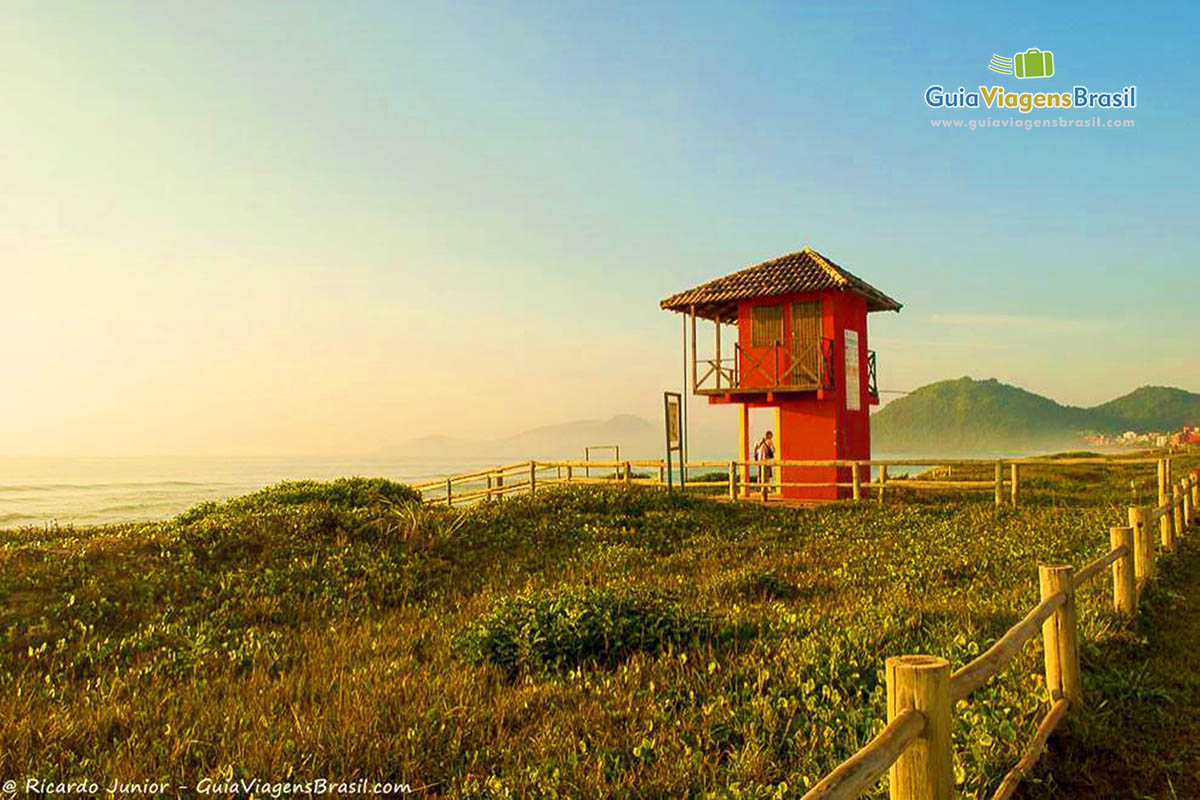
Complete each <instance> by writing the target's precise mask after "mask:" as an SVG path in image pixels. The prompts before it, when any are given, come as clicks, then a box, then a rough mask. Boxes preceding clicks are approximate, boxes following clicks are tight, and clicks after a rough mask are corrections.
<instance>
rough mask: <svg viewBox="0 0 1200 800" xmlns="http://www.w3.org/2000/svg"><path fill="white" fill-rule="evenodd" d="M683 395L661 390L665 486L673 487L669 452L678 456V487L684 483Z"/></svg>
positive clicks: (681, 486) (673, 481) (673, 480)
mask: <svg viewBox="0 0 1200 800" xmlns="http://www.w3.org/2000/svg"><path fill="white" fill-rule="evenodd" d="M682 409H683V395H681V394H680V393H679V392H663V415H664V425H665V427H666V433H667V488H668V489H674V488H675V477H674V472H673V469H672V466H671V454H672V453H677V454H678V457H679V488H680V489H682V488H683V487H684V484H685V483H686V480H687V478H686V476H685V474H684V472H685V470H684V469H683V414H682Z"/></svg>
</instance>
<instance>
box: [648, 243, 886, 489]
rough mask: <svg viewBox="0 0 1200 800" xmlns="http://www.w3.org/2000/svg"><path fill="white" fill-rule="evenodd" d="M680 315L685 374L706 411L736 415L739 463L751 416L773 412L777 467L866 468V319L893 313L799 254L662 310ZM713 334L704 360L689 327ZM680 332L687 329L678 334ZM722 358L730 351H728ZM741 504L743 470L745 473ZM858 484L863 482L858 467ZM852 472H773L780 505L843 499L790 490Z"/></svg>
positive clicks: (868, 291) (816, 258) (858, 282)
mask: <svg viewBox="0 0 1200 800" xmlns="http://www.w3.org/2000/svg"><path fill="white" fill-rule="evenodd" d="M660 305H661V307H662V308H664V309H667V310H668V311H678V312H681V313H683V314H685V315H686V318H685V324H690V330H691V337H690V338H691V353H690V358H689V353H688V348H687V334H686V332H685V338H684V365H685V370H687V369H688V368H689V362H690V375H691V384H692V393H693V394H697V395H701V396H704V397H707V398H708V402H709V403H710V404H714V405H718V404H736V405H738V406H739V420H740V426H739V427H740V435H739V439H738V442H739V447H738V449H739V457H740V460H741V461H748V460H750V457H751V455H752V454H751V452H750V409H751V408H774V409H775V415H776V422H775V426H774V428H773V430H774V432H775V437H776V455H775V457H776V458H777V459H780V460H784V461H789V460H792V461H816V460H823V461H824V460H827V461H833V460H854V461H866V460H869V459H870V458H871V422H870V407H871V406H873V405H878V404H879V390H878V388H877V387H876V382H875V353H874V351H872V350H869V349H867V314H868V313H869V312H871V311H899V310H900V304H899V303H897V302H896V301H895V300H893V299H892V298H890V297H888V296H887V295H886V294H884V293H883V292H881V291H879V290H878V289H876V288H875V287H873V286H871V285H870V284H868V283H867V282H866V281H864V280H862V279H861V278H858V277H856V276H854V275H852V274H851V273H850V272H848V271H846V270H845V269H843V268H842V267H840V266H838V265H837V264H835V263H834V262H832V261H830V260H829V259H828V258H826V257H825V256H823V255H821V254H820V253H818V252H817V251H816V250H813V249H812V248H810V247H806V248H804V249H803V250H801V251H800V252H798V253H789V254H788V255H785V256H780V257H779V258H773V259H771V260H770V261H764V262H762V263H761V264H756V265H755V266H753V267H748V268H746V269H743V270H739V271H738V272H734V273H733V274H731V275H726V276H725V277H723V278H717V279H716V280H713V281H709V282H708V283H705V284H702V285H700V286H697V287H695V288H693V289H688V290H687V291H685V292H680V293H679V294H676V295H672V296H671V297H668V298H667V299H666V300H663V301H662V302H661V303H660ZM697 318H700V319H706V320H710V321H711V322H712V323H713V327H714V329H715V331H716V335H715V350H714V352H713V357H712V358H703V359H702V358H699V357H698V355H697V352H696V320H697ZM722 325H736V326H737V341H736V342H734V344H733V352H732V354H728V355H723V354H722V347H721V339H722V336H721V326H722ZM685 330H686V329H685ZM726 353H728V351H726ZM742 469H743V473H742V480H741V484H742V487H743V490H742V491H743V495H746V494H747V493H748V492H747V489H746V486H747V483H748V482H749V478H750V469H749V468H748V467H743V468H742ZM862 469H863V472H862V473H861V474H860V476H859V477H860V479H862V480H864V481H867V480H869V479H870V475H869V472H870V470H869V469H868V468H866V467H863V468H862ZM850 480H851V470H850V468H841V469H839V468H834V467H784V468H781V469H779V470H776V475H775V481H776V482H777V483H780V484H782V486H781V487H780V488H779V493H780V495H781V496H783V497H785V498H794V499H807V500H829V499H837V498H839V497H845V496H848V494H849V490H848V489H841V490H839V489H837V488H834V487H796V486H787V484H788V483H798V482H804V483H839V482H840V483H846V482H849V481H850Z"/></svg>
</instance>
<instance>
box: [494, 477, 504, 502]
mask: <svg viewBox="0 0 1200 800" xmlns="http://www.w3.org/2000/svg"><path fill="white" fill-rule="evenodd" d="M496 489H497V490H500V491H498V493H497V495H496V496H497V498H499V499H500V500H503V499H504V492H503V491H502V490H503V489H504V473H503V472H501V473H500V474H499V475H497V476H496Z"/></svg>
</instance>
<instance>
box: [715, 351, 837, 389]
mask: <svg viewBox="0 0 1200 800" xmlns="http://www.w3.org/2000/svg"><path fill="white" fill-rule="evenodd" d="M833 349H834V344H833V340H832V339H820V340H817V341H814V342H812V343H810V344H808V345H807V346H804V347H803V348H797V347H792V348H788V347H785V346H784V344H783V342H781V341H778V340H776V341H775V343H774V344H773V345H771V346H769V347H756V348H746V347H742V345H741V344H735V345H734V356H733V357H732V358H709V359H698V360H697V361H696V362H695V364H694V365H693V366H694V369H693V374H694V375H695V381H696V386H695V392H696V394H702V395H718V394H748V393H751V392H811V391H816V390H819V389H824V390H828V389H832V388H833V375H834V372H833Z"/></svg>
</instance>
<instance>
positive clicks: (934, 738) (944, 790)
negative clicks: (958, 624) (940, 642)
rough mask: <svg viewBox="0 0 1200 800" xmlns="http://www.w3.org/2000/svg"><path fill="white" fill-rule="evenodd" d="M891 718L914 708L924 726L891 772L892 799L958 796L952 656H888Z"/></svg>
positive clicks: (941, 799)
mask: <svg viewBox="0 0 1200 800" xmlns="http://www.w3.org/2000/svg"><path fill="white" fill-rule="evenodd" d="M886 667H887V705H888V721H889V722H890V721H892V720H893V719H895V718H896V717H897V716H898V715H899V714H900V713H901V712H903V711H907V710H909V709H916V710H917V711H920V712H921V713H922V714H923V715H924V716H925V730H924V732H922V734H921V738H919V739H916V740H915V741H913V743H912V744H910V745H909V746H908V747H906V748H905V749H904V752H903V753H901V754H900V757H899V758H898V759H896V762H895V763H894V764H892V767H891V769H890V770H889V772H888V775H889V777H890V781H889V782H890V784H891V787H890V794H889V796H890V797H891V800H950V798H952V797H954V753H953V750H952V749H951V743H950V730H951V727H952V726H951V716H950V709H951V702H950V662H948V661H946V659H944V658H937V657H935V656H896V657H893V658H889V659H888V660H887V665H886Z"/></svg>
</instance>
